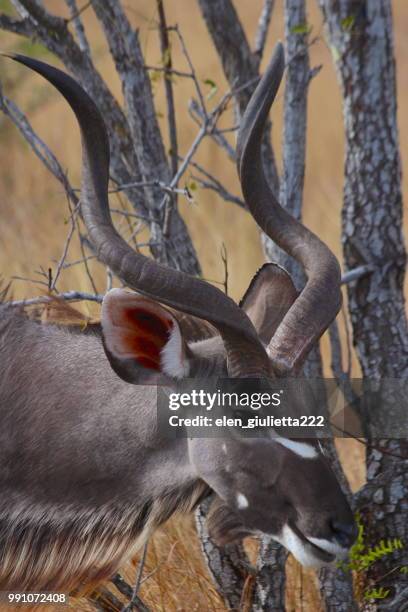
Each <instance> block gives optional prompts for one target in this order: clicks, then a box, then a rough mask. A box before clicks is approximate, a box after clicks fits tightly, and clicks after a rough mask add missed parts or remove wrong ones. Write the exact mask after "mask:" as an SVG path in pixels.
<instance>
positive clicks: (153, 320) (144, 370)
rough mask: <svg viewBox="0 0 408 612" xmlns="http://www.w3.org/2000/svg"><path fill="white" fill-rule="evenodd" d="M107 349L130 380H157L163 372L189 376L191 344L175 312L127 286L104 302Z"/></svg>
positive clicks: (112, 293) (105, 346) (140, 382)
mask: <svg viewBox="0 0 408 612" xmlns="http://www.w3.org/2000/svg"><path fill="white" fill-rule="evenodd" d="M101 319H102V320H101V323H102V335H103V344H104V348H105V352H106V354H107V357H108V359H109V361H110V364H111V366H112V368H113V369H114V370H115V372H116V373H117V374H118V375H119V376H120V377H121V378H123V379H124V380H126V381H127V382H132V383H137V384H154V383H156V382H157V380H158V377H159V376H160V375H164V376H166V377H169V378H173V379H174V378H176V379H180V378H184V377H185V376H188V374H189V370H190V365H189V359H188V347H187V345H186V343H185V341H184V339H183V336H182V334H181V331H180V327H179V324H178V322H177V320H176V319H175V317H174V316H173V314H172V313H171V312H170V311H169V310H167V308H164V306H162V305H161V304H158V303H157V302H154V301H153V300H150V299H148V298H145V297H142V296H140V295H138V294H136V293H132V292H130V291H127V290H125V289H112V290H111V291H109V292H108V293H107V294H106V295H105V297H104V299H103V303H102V315H101Z"/></svg>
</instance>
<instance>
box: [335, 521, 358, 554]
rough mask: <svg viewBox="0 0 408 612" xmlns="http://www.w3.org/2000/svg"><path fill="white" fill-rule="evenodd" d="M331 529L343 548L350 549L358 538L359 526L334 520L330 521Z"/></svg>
mask: <svg viewBox="0 0 408 612" xmlns="http://www.w3.org/2000/svg"><path fill="white" fill-rule="evenodd" d="M330 528H331V530H332V532H333V535H334V537H335V539H336V540H337V542H338V543H339V544H340V546H342V547H343V548H350V546H352V544H353V543H354V541H355V540H356V538H357V533H358V529H357V525H356V524H355V523H354V521H353V522H352V523H350V522H345V521H339V520H337V519H333V520H331V521H330Z"/></svg>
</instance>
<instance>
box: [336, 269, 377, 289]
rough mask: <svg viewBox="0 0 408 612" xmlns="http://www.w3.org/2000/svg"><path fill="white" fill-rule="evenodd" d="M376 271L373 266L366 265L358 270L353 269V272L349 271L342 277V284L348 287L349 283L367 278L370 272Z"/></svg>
mask: <svg viewBox="0 0 408 612" xmlns="http://www.w3.org/2000/svg"><path fill="white" fill-rule="evenodd" d="M374 269H375V267H374V265H373V264H366V265H363V266H358V267H357V268H353V270H349V271H348V272H346V273H345V274H343V276H342V277H341V284H342V285H347V284H348V283H352V282H353V281H355V280H358V279H359V278H361V277H362V276H367V274H370V272H373V271H374Z"/></svg>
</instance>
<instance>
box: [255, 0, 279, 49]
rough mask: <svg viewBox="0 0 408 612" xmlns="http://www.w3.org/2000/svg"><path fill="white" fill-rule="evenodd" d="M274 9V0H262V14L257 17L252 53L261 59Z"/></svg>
mask: <svg viewBox="0 0 408 612" xmlns="http://www.w3.org/2000/svg"><path fill="white" fill-rule="evenodd" d="M274 8H275V0H264V4H263V7H262V12H261V15H260V17H259V22H258V29H257V31H256V36H255V45H254V53H255V54H256V55H257V56H258V57H259V59H262V56H263V52H264V49H265V43H266V37H267V35H268V30H269V24H270V22H271V17H272V13H273V9H274Z"/></svg>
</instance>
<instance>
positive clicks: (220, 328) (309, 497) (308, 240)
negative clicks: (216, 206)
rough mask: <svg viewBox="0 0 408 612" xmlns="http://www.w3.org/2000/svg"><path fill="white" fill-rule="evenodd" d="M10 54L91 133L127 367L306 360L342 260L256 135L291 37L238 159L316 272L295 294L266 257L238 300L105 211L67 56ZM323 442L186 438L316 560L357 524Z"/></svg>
mask: <svg viewBox="0 0 408 612" xmlns="http://www.w3.org/2000/svg"><path fill="white" fill-rule="evenodd" d="M13 57H14V59H16V60H17V61H19V62H20V63H22V64H25V65H26V66H28V67H29V68H31V69H33V70H35V71H36V72H38V73H40V74H41V75H43V76H44V77H45V78H46V79H47V80H48V81H49V82H50V83H52V84H53V85H54V86H55V87H56V88H57V89H58V90H59V91H60V92H61V94H62V95H63V96H64V97H65V98H66V100H67V101H68V103H69V104H70V106H71V108H72V109H73V111H74V113H75V115H76V117H77V120H78V122H79V125H80V128H81V134H82V147H83V166H82V192H81V209H82V214H83V218H84V221H85V224H86V227H87V229H88V232H89V238H90V241H91V243H92V245H93V247H94V249H95V252H96V253H97V256H98V258H99V260H100V261H101V262H103V263H104V264H106V265H107V266H109V268H110V269H111V270H112V271H113V273H114V274H115V275H117V276H118V277H119V278H120V279H121V280H122V281H123V282H124V284H125V285H126V286H127V287H129V288H130V289H133V290H135V291H136V292H137V293H132V292H130V291H127V290H124V289H114V290H112V291H110V292H109V293H108V294H107V295H106V296H105V299H104V301H103V306H102V330H103V344H104V349H105V352H106V355H107V358H108V359H109V361H110V364H111V366H112V368H113V369H114V370H115V372H116V373H117V374H118V376H120V377H122V378H123V379H124V380H126V381H127V382H129V383H134V384H146V383H155V382H157V380H158V378H159V376H160V375H161V376H164V377H165V380H166V381H167V382H169V381H175V382H176V381H180V380H182V379H183V378H185V377H191V378H194V377H196V376H200V377H201V378H202V377H203V376H207V375H208V376H210V375H217V376H218V375H221V376H228V377H229V378H251V379H268V378H276V377H277V376H286V377H288V376H290V375H292V376H293V375H294V374H295V373H297V372H299V368H300V366H301V364H302V362H303V360H304V359H305V357H306V355H307V353H308V352H309V350H310V349H311V347H312V346H313V345H314V344H315V343H316V341H317V340H318V339H319V337H320V336H321V334H322V333H323V332H324V331H325V329H327V327H328V325H329V324H330V322H331V321H332V320H333V319H334V317H335V316H336V314H337V312H338V310H339V307H340V303H341V294H340V271H339V265H338V262H337V260H336V258H335V257H334V255H333V254H332V253H331V252H330V251H329V249H328V248H327V247H326V246H325V245H324V244H323V243H322V242H321V241H320V240H319V239H318V238H317V237H316V236H315V235H314V234H313V233H312V232H310V231H309V230H308V229H306V228H305V227H304V226H303V225H301V224H300V223H298V222H297V221H295V220H294V219H293V218H292V217H291V216H290V215H289V214H288V213H287V212H286V211H285V210H284V209H283V208H282V207H281V206H280V205H279V203H278V202H277V200H276V198H275V196H274V194H273V193H272V191H271V190H270V188H269V186H268V184H267V182H266V180H265V177H264V173H263V167H262V159H261V137H262V133H263V129H264V125H265V122H266V119H267V115H268V112H269V109H270V107H271V105H272V102H273V100H274V98H275V95H276V92H277V90H278V87H279V84H280V81H281V79H282V75H283V71H284V52H283V47H282V46H281V45H278V47H277V49H276V51H275V53H274V56H273V58H272V61H271V63H270V65H269V67H268V68H267V70H266V73H265V75H264V76H263V78H262V79H261V81H260V83H259V85H258V87H257V88H256V91H255V93H254V94H253V96H252V98H251V101H250V103H249V105H248V108H247V110H246V113H245V116H244V117H243V120H242V124H241V127H240V131H239V136H238V172H239V176H240V180H241V185H242V190H243V194H244V198H245V201H246V203H247V206H248V209H249V211H250V212H251V214H252V215H253V217H254V218H255V220H256V221H257V223H258V225H259V226H260V227H261V229H262V230H263V231H264V232H265V233H266V234H267V235H268V236H270V237H271V238H272V239H273V240H274V241H275V242H276V243H277V244H278V245H279V246H280V247H281V248H282V249H284V250H285V251H286V252H287V253H288V254H290V255H291V256H293V257H294V258H295V259H296V260H297V261H298V262H299V263H300V264H301V265H302V267H303V269H304V271H305V273H306V276H307V282H306V285H305V287H304V289H303V291H302V292H301V293H300V295H298V294H297V292H296V290H295V288H294V286H293V283H292V281H291V279H290V277H289V276H288V274H287V273H286V272H285V271H284V270H283V269H282V268H280V267H279V266H276V265H274V264H266V265H265V266H264V267H263V268H262V269H261V270H260V271H259V272H258V273H257V275H256V276H255V278H254V279H253V281H252V282H251V284H250V287H249V289H248V291H247V293H246V295H245V297H244V299H243V301H242V302H241V304H240V306H238V305H237V304H236V303H235V302H234V301H233V300H232V299H231V298H230V297H228V296H226V295H225V294H224V293H223V292H221V291H220V290H218V289H217V288H215V287H214V286H212V285H210V284H208V283H206V282H204V281H203V280H201V279H198V278H193V277H191V276H189V275H187V274H184V273H182V272H180V271H177V270H174V269H170V268H167V267H165V266H163V265H161V264H159V263H157V262H155V261H153V260H151V259H149V258H147V257H145V256H143V255H142V254H141V253H138V252H135V251H133V249H132V248H131V247H130V246H129V245H128V244H127V243H126V242H125V241H124V240H123V239H122V238H121V237H120V235H119V234H118V233H117V231H116V230H115V228H114V226H113V224H112V220H111V216H110V212H109V202H108V181H109V143H108V137H107V132H106V128H105V124H104V121H103V118H102V117H101V115H100V113H99V111H98V109H97V107H96V105H95V104H94V102H93V101H92V100H91V99H90V98H89V96H88V95H87V94H86V93H85V92H84V91H83V89H82V88H81V87H80V86H79V85H78V84H77V83H76V82H75V81H74V80H73V79H72V78H71V77H69V76H67V75H66V74H64V73H63V72H61V71H60V70H57V69H55V68H53V67H51V66H49V65H47V64H44V63H42V62H38V61H35V60H32V59H29V58H26V57H22V56H13ZM191 330H194V333H192V331H191ZM192 338H194V340H196V341H195V342H191V339H192ZM90 384H91V381H90ZM95 384H98V383H97V381H95ZM136 409H137V408H136V407H135V410H136ZM319 448H320V447H319V444H318V443H317V441H313V440H302V441H300V440H293V439H289V438H278V439H273V438H271V437H270V436H266V437H265V436H263V437H260V438H259V439H253V438H251V439H241V438H239V437H235V438H231V439H228V440H226V441H225V440H220V439H189V441H188V444H187V449H188V456H189V462H190V467H191V470H192V473H193V474H194V475H195V477H197V478H201V479H202V480H204V481H205V482H206V483H207V484H208V485H209V486H210V487H211V488H212V489H213V490H214V491H215V492H216V493H217V494H218V496H219V499H220V504H221V506H223V504H224V506H223V508H224V510H223V513H224V514H223V516H224V518H225V517H226V522H228V520H229V521H230V522H231V521H232V523H234V521H235V519H236V520H237V523H240V524H241V525H242V529H241V532H242V534H243V533H255V532H259V531H261V532H265V533H268V534H271V535H272V536H273V537H274V538H275V539H277V540H278V541H280V542H281V543H282V544H284V545H285V546H286V547H287V548H288V549H289V550H290V551H292V553H293V554H294V555H295V557H297V559H298V560H299V561H300V562H301V563H303V564H308V565H316V564H320V563H325V562H329V561H332V560H333V559H334V558H335V557H336V556H337V555H341V554H343V553H345V552H346V551H347V549H348V548H349V546H350V545H351V544H352V542H353V540H354V538H355V525H354V521H353V516H352V513H351V510H350V507H349V505H348V503H347V500H346V498H345V496H344V494H343V493H342V491H341V489H340V487H339V484H338V482H337V480H336V477H335V475H334V473H333V471H332V469H331V467H330V466H329V464H328V462H327V460H326V458H325V457H324V456H323V454H322V453H321V452H320V450H319ZM136 467H137V466H135V468H136ZM215 514H216V515H217V513H215ZM221 515H222V513H221V512H219V513H218V515H217V516H218V519H220V517H221ZM217 516H216V517H215V521H214V522H215V523H216V522H217ZM221 531H222V530H221ZM230 531H231V532H232V531H233V530H230ZM238 532H239V529H238V530H236V533H238ZM221 539H222V537H221ZM224 539H225V540H227V539H228V538H227V536H226V537H225V538H224Z"/></svg>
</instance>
